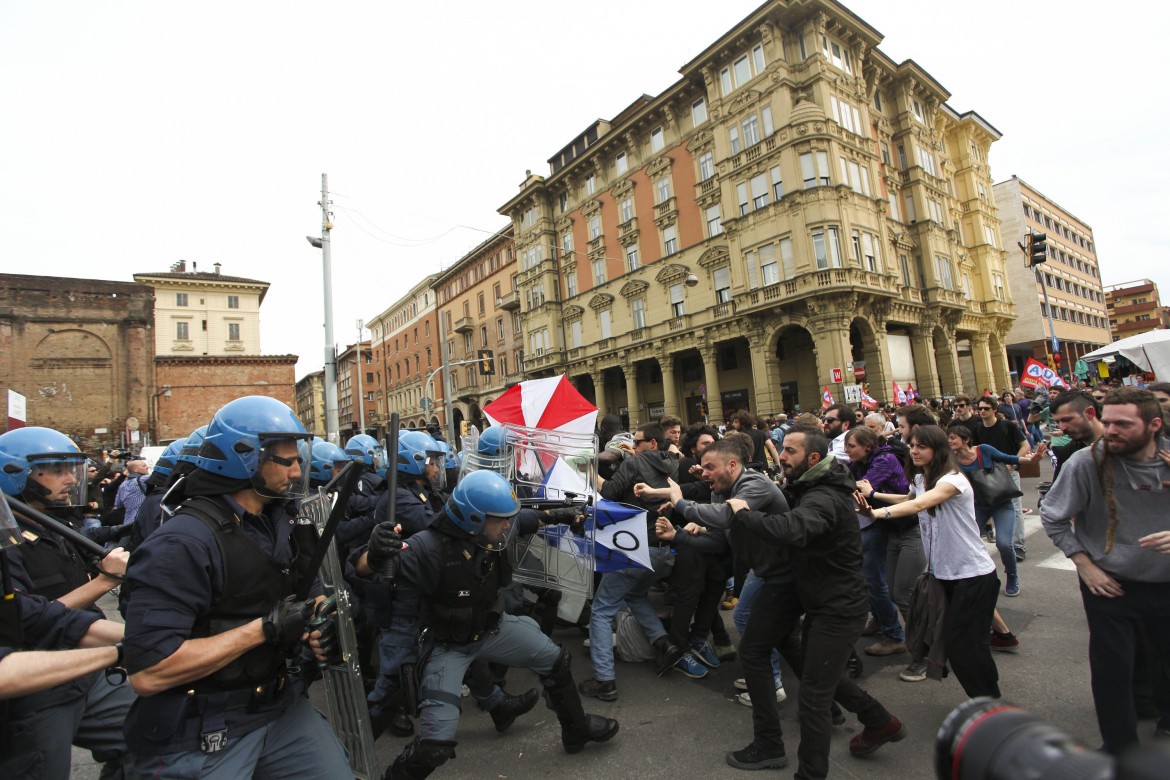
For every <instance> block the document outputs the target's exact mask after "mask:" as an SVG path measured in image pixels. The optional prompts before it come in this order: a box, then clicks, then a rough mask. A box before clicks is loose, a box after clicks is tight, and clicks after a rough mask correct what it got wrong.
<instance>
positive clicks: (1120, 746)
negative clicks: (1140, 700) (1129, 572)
mask: <svg viewBox="0 0 1170 780" xmlns="http://www.w3.org/2000/svg"><path fill="white" fill-rule="evenodd" d="M1114 579H1117V578H1116V577H1115V578H1114ZM1117 582H1118V584H1120V585H1121V587H1122V590H1124V591H1125V595H1124V596H1119V597H1117V598H1105V597H1103V596H1094V595H1093V594H1092V593H1090V592H1089V589H1088V588H1086V587H1085V583H1084V582H1081V599H1082V601H1083V602H1084V604H1085V618H1086V619H1087V620H1088V623H1089V674H1090V676H1091V678H1092V685H1093V706H1094V707H1095V708H1096V710H1097V727H1098V728H1099V729H1101V738H1102V739H1103V740H1104V743H1105V751H1106V752H1107V753H1112V754H1113V755H1117V754H1119V753H1121V752H1122V751H1123V750H1125V749H1126V748H1127V747H1130V746H1132V745H1136V744H1137V743H1138V736H1137V711H1136V709H1135V707H1134V700H1133V663H1134V649H1135V648H1136V647H1137V643H1138V641H1139V636H1138V631H1139V628H1140V627H1144V628H1145V631H1146V636H1147V637H1148V638H1149V640H1150V644H1151V645H1152V646H1153V652H1154V654H1155V656H1156V657H1159V658H1162V659H1166V658H1170V582H1134V581H1132V580H1117Z"/></svg>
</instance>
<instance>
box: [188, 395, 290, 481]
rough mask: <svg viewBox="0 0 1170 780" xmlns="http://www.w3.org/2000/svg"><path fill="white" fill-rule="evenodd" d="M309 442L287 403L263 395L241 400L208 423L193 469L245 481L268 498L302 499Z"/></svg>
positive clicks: (231, 404) (218, 413)
mask: <svg viewBox="0 0 1170 780" xmlns="http://www.w3.org/2000/svg"><path fill="white" fill-rule="evenodd" d="M312 439H313V434H311V433H309V432H308V431H307V430H305V426H304V424H303V423H301V421H300V419H299V418H298V417H297V416H296V414H294V413H293V410H292V409H289V408H288V406H287V405H286V404H284V403H281V402H280V401H278V400H276V399H275V398H269V397H268V396H264V395H250V396H245V397H243V398H237V399H236V400H234V401H232V402H230V403H228V404H227V405H225V406H224V407H223V408H221V409H220V410H219V411H218V412H216V413H215V416H214V417H212V418H211V424H209V425H208V426H207V437H206V438H205V439H204V440H203V444H202V445H200V447H199V456H198V457H197V458H196V459H195V467H196V468H198V469H200V470H201V471H206V472H209V473H211V474H217V475H219V476H222V477H227V478H229V479H242V480H248V481H250V482H251V483H252V487H253V488H255V489H256V492H257V493H259V494H260V495H262V496H267V497H269V498H291V497H297V496H305V495H308V493H309V470H310V463H311V459H312V445H311V442H312ZM269 465H272V466H274V467H276V468H272V469H270V468H268V466H269Z"/></svg>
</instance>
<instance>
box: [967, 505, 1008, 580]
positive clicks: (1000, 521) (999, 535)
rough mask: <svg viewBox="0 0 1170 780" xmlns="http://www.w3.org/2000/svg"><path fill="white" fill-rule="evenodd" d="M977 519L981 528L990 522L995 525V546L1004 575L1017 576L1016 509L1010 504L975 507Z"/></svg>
mask: <svg viewBox="0 0 1170 780" xmlns="http://www.w3.org/2000/svg"><path fill="white" fill-rule="evenodd" d="M975 519H976V520H977V521H978V523H979V526H980V527H983V524H984V523H986V522H987V521H988V520H991V521H992V522H993V523H995V546H996V549H998V550H999V559H1000V560H1001V561H1003V573H1004V574H1006V575H1007V576H1009V577H1015V576H1016V548H1015V544H1014V543H1013V542H1012V539H1013V537H1014V532H1015V528H1016V509H1015V507H1013V506H1012V505H1011V503H1010V502H1008V503H1004V504H1000V505H999V506H994V507H986V506H979V505H978V504H976V505H975Z"/></svg>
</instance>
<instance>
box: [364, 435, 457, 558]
mask: <svg viewBox="0 0 1170 780" xmlns="http://www.w3.org/2000/svg"><path fill="white" fill-rule="evenodd" d="M444 457H445V456H444V455H443V451H442V450H440V449H439V445H438V443H437V442H436V441H435V440H434V439H432V438H431V437H430V435H429V434H426V433H423V432H422V431H404V432H403V433H402V434H401V435H400V436H399V437H398V489H397V491H396V493H395V499H394V506H395V510H394V514H395V516H394V517H390V516H389V512H390V497H389V494H387V493H383V494H382V496H381V498H379V499H378V507H377V509H376V510H375V511H374V517H375V522H376V523H383V522H386V521H388V520H393V521H394V522H395V523H397V524H398V525H401V526H402V535H403V536H410V535H411V534H415V533H418V532H419V531H421V530H423V529H424V528H426V527H427V526H429V525H430V524H431V520H432V519H434V516H435V512H436V510H438V509H440V508H441V507H442V506H443V500H444V498H443V496H442V489H443V484H444V478H445V469H444Z"/></svg>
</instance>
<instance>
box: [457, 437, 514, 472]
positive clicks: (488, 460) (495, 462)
mask: <svg viewBox="0 0 1170 780" xmlns="http://www.w3.org/2000/svg"><path fill="white" fill-rule="evenodd" d="M480 436H481V434H480V432H479V429H478V428H476V427H475V426H474V425H470V426H468V428H467V435H466V436H464V437H463V461H462V462H461V463H460V464H459V478H460V479H463V478H464V477H466V476H467V475H468V474H470V473H471V472H473V471H494V472H496V473H497V474H502V475H504V476H507V475H508V455H507V452H506V448H502V449H501V450H500V452H499V453H498V454H490V453H488V452H480V451H479V450H480V447H479V437H480Z"/></svg>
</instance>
